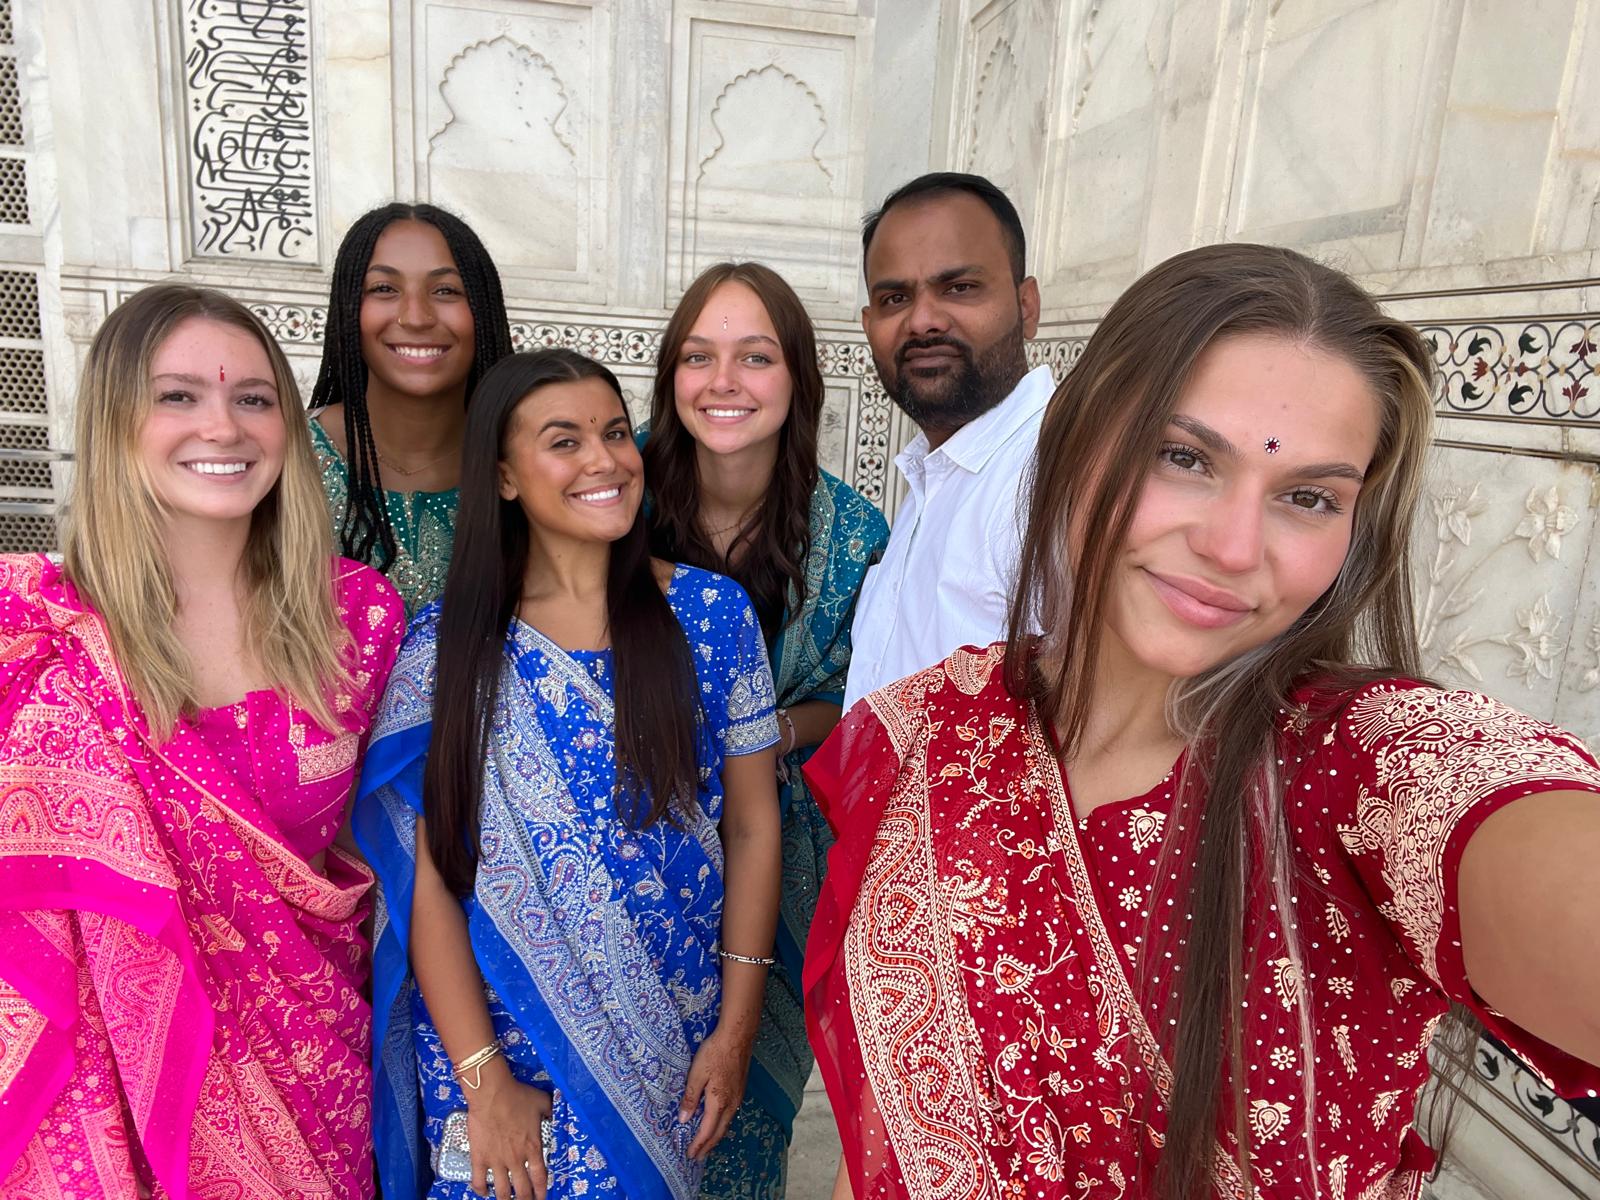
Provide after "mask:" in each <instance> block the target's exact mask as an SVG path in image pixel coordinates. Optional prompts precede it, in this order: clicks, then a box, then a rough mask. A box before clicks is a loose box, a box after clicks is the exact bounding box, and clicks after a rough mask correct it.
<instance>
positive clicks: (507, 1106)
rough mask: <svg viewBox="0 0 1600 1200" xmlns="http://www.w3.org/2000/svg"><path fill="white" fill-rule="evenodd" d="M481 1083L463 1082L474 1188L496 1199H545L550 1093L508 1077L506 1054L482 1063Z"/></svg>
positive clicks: (509, 1074)
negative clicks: (467, 1085) (465, 1084)
mask: <svg viewBox="0 0 1600 1200" xmlns="http://www.w3.org/2000/svg"><path fill="white" fill-rule="evenodd" d="M482 1076H483V1082H482V1085H481V1086H480V1087H479V1088H477V1090H473V1089H471V1088H462V1091H463V1092H465V1093H466V1097H467V1146H468V1148H469V1149H470V1151H471V1153H472V1190H473V1191H474V1192H476V1193H477V1194H478V1195H480V1196H488V1195H490V1191H489V1183H488V1173H489V1172H491V1171H492V1172H494V1192H493V1195H494V1197H495V1200H511V1198H512V1196H516V1197H517V1198H518V1200H527V1198H528V1197H529V1196H533V1197H536V1198H537V1200H544V1194H545V1189H546V1188H547V1187H548V1186H549V1180H548V1178H547V1177H546V1174H545V1165H544V1128H543V1126H544V1122H545V1121H547V1120H549V1119H550V1093H549V1092H546V1091H541V1090H540V1089H539V1088H536V1087H529V1086H528V1085H527V1084H525V1083H518V1082H517V1081H516V1080H515V1079H513V1078H512V1076H511V1072H510V1070H509V1069H508V1068H507V1067H506V1065H505V1060H504V1059H498V1060H494V1061H492V1062H489V1063H485V1064H484V1067H483V1070H482Z"/></svg>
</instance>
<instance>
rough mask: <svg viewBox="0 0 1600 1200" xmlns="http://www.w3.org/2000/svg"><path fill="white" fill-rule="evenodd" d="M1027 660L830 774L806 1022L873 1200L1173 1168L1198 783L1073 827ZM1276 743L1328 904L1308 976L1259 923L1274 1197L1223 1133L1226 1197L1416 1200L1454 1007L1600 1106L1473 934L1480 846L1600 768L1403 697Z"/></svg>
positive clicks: (888, 699)
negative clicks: (1020, 673)
mask: <svg viewBox="0 0 1600 1200" xmlns="http://www.w3.org/2000/svg"><path fill="white" fill-rule="evenodd" d="M1003 657H1004V647H1003V646H994V647H991V648H990V649H989V650H987V651H982V652H979V651H973V650H964V651H958V652H957V653H956V654H954V655H952V656H951V657H950V658H949V659H948V660H947V661H946V662H944V663H943V664H940V665H939V666H938V667H934V668H931V669H929V670H927V671H924V672H921V673H919V674H917V675H915V676H912V677H911V678H909V679H907V680H904V681H902V682H900V683H898V684H895V685H893V686H891V687H889V688H884V689H882V690H880V691H878V692H875V693H873V694H872V695H871V696H870V697H868V701H867V703H866V704H865V705H862V706H860V707H858V709H857V710H856V712H855V714H853V715H852V716H848V717H847V718H846V720H845V722H844V723H843V724H842V725H841V726H840V729H839V730H838V731H837V732H836V734H835V736H834V737H833V738H832V739H830V740H829V741H828V742H827V743H825V744H824V745H823V746H822V747H821V749H819V750H818V752H817V754H816V755H814V756H813V758H812V760H811V762H810V764H809V765H808V771H807V773H808V775H809V776H810V778H811V782H812V786H813V788H814V789H815V791H816V793H817V795H818V797H819V800H820V801H821V803H822V805H823V808H824V810H825V811H826V812H827V814H828V816H829V819H830V820H831V821H832V823H833V824H834V826H835V828H836V829H837V830H838V832H839V839H840V840H839V844H838V845H837V846H836V847H835V851H834V856H833V860H832V862H831V864H830V873H829V876H828V880H827V883H826V885H825V887H824V892H823V897H822V900H821V902H820V904H819V907H818V912H817V917H816V920H815V922H814V923H813V927H812V935H811V940H810V943H809V946H808V957H807V963H806V999H807V1018H808V1024H809V1028H810V1032H811V1038H812V1044H813V1046H815V1047H816V1049H817V1051H818V1058H819V1061H820V1063H821V1066H822V1069H823V1074H824V1077H825V1079H826V1082H827V1085H828V1090H829V1094H830V1096H831V1098H832V1100H833V1102H834V1109H835V1113H836V1115H837V1116H838V1118H839V1122H840V1128H841V1135H842V1138H843V1142H844V1149H845V1158H846V1161H847V1162H848V1164H849V1166H850V1171H851V1175H852V1182H853V1184H854V1187H855V1190H856V1194H857V1195H858V1196H873V1197H883V1198H885V1200H889V1198H894V1197H916V1198H917V1200H978V1198H980V1197H981V1198H996V1200H1014V1198H1020V1197H1024V1196H1026V1197H1030V1198H1031V1197H1044V1198H1045V1200H1066V1198H1067V1197H1072V1198H1074V1200H1113V1198H1122V1197H1132V1196H1138V1195H1141V1194H1143V1190H1144V1189H1145V1188H1146V1187H1147V1186H1148V1184H1149V1176H1150V1173H1151V1170H1152V1165H1153V1163H1154V1161H1155V1159H1156V1158H1157V1157H1158V1155H1159V1151H1160V1148H1161V1145H1162V1140H1163V1132H1164V1128H1165V1104H1166V1101H1167V1098H1168V1097H1169V1095H1170V1093H1171V1088H1172V1085H1173V1080H1172V1074H1171V1071H1170V1069H1169V1067H1168V1064H1167V1062H1166V1059H1165V1056H1164V1050H1165V1047H1164V1046H1163V1045H1162V1044H1161V1043H1160V1042H1159V1041H1158V1039H1157V1038H1156V1037H1155V1035H1154V1028H1156V1027H1157V1025H1156V1023H1157V1021H1158V1020H1159V1017H1160V1015H1161V1014H1160V1013H1159V1012H1157V1011H1146V1008H1147V1005H1146V1002H1145V1001H1144V1000H1143V999H1142V997H1144V996H1150V997H1159V996H1163V995H1165V994H1167V992H1168V990H1169V984H1170V983H1171V978H1172V977H1171V973H1170V967H1169V966H1167V965H1166V960H1164V959H1163V958H1160V957H1154V958H1153V959H1152V961H1151V962H1150V963H1145V962H1144V961H1143V960H1144V958H1145V957H1146V956H1147V955H1152V956H1153V955H1154V954H1155V951H1156V950H1157V949H1160V948H1162V947H1164V946H1173V947H1174V949H1175V951H1176V952H1181V950H1182V948H1183V947H1184V945H1185V941H1184V938H1183V933H1182V930H1183V926H1182V924H1181V918H1180V917H1179V916H1178V914H1179V913H1180V912H1181V909H1180V907H1179V906H1180V905H1181V903H1182V899H1183V895H1182V891H1181V885H1182V881H1181V878H1180V877H1179V875H1178V873H1177V869H1176V867H1175V865H1174V864H1172V863H1170V862H1167V861H1166V860H1164V859H1163V857H1162V853H1161V851H1162V849H1163V843H1164V840H1165V839H1166V838H1169V837H1171V836H1173V830H1174V827H1175V820H1174V814H1177V813H1179V812H1180V809H1179V807H1178V806H1177V804H1176V802H1175V800H1174V796H1175V793H1176V791H1177V789H1178V788H1179V787H1180V786H1181V781H1182V778H1183V769H1184V760H1183V758H1180V759H1179V761H1178V762H1177V763H1176V764H1174V767H1173V771H1172V772H1171V773H1170V774H1168V776H1167V777H1166V778H1165V779H1163V780H1162V781H1161V782H1160V783H1159V784H1157V785H1156V786H1155V787H1154V788H1152V789H1150V790H1149V791H1148V792H1146V793H1144V794H1142V795H1138V796H1131V797H1128V798H1127V799H1125V800H1123V801H1120V802H1116V803H1112V804H1108V805H1101V806H1098V807H1097V808H1095V809H1094V811H1093V812H1091V813H1090V814H1089V815H1088V816H1087V817H1084V818H1082V819H1077V818H1075V815H1074V812H1073V809H1072V802H1071V796H1070V793H1069V791H1068V788H1067V781H1066V780H1065V779H1064V777H1063V774H1062V772H1061V770H1060V768H1059V764H1058V762H1057V760H1056V758H1055V755H1054V753H1053V751H1052V748H1051V745H1050V742H1049V739H1048V737H1047V736H1046V735H1045V733H1044V731H1043V730H1042V729H1041V727H1040V726H1039V724H1038V722H1037V720H1036V719H1035V716H1034V714H1033V713H1032V712H1031V711H1030V709H1029V706H1028V705H1027V703H1026V702H1024V701H1022V700H1019V699H1018V698H1016V697H1014V696H1013V695H1011V693H1010V692H1009V691H1008V690H1007V688H1006V686H1005V683H1004V679H1003V672H1002V670H1001V667H1002V665H1003ZM1279 734H1280V753H1281V757H1282V759H1283V762H1284V773H1285V774H1284V779H1285V788H1284V804H1285V813H1286V816H1287V818H1288V824H1289V829H1290V832H1291V838H1292V845H1291V851H1292V853H1293V855H1294V857H1295V858H1296V860H1297V865H1298V866H1299V867H1300V868H1301V869H1300V870H1298V871H1297V872H1295V876H1294V878H1295V880H1299V881H1314V884H1311V883H1306V882H1296V883H1291V884H1290V897H1289V898H1290V902H1291V903H1292V905H1293V911H1295V912H1297V913H1299V914H1300V921H1301V936H1300V937H1299V938H1298V939H1297V944H1296V945H1293V946H1290V945H1286V944H1285V943H1286V939H1285V938H1284V937H1283V936H1282V933H1281V930H1282V925H1281V919H1280V917H1279V916H1278V915H1277V913H1276V912H1275V911H1274V909H1273V905H1274V904H1275V902H1276V897H1275V895H1274V894H1273V893H1272V891H1271V890H1270V887H1269V886H1268V885H1267V884H1266V883H1265V882H1263V883H1262V884H1261V885H1260V886H1259V888H1258V890H1257V891H1256V892H1254V893H1253V895H1252V896H1251V898H1250V902H1249V905H1248V908H1247V919H1246V928H1245V938H1246V944H1247V945H1249V946H1252V947H1256V948H1257V952H1256V953H1254V954H1253V955H1252V958H1251V960H1250V961H1251V967H1250V975H1249V978H1248V980H1247V983H1246V990H1245V993H1244V994H1245V1001H1244V1008H1243V1017H1244V1020H1245V1022H1246V1027H1247V1029H1248V1030H1250V1031H1251V1033H1250V1036H1248V1037H1247V1039H1246V1042H1245V1045H1246V1055H1245V1058H1246V1062H1245V1090H1246V1095H1245V1096H1244V1098H1243V1099H1244V1104H1245V1112H1246V1116H1247V1125H1248V1133H1249V1137H1250V1142H1251V1144H1250V1146H1249V1147H1248V1150H1249V1154H1250V1164H1249V1165H1250V1178H1249V1180H1248V1182H1247V1181H1246V1180H1245V1179H1244V1178H1243V1177H1242V1175H1241V1173H1240V1169H1239V1167H1238V1165H1237V1163H1236V1161H1235V1160H1234V1156H1233V1154H1232V1151H1233V1149H1234V1146H1233V1144H1232V1142H1231V1140H1230V1139H1231V1127H1230V1126H1229V1124H1228V1122H1229V1118H1227V1117H1224V1118H1223V1122H1224V1127H1223V1128H1222V1129H1220V1130H1219V1133H1220V1136H1221V1140H1222V1146H1221V1147H1220V1149H1219V1154H1218V1157H1217V1159H1216V1161H1215V1162H1214V1164H1213V1170H1212V1183H1213V1186H1214V1188H1215V1190H1216V1192H1217V1194H1218V1195H1219V1196H1225V1197H1226V1196H1239V1197H1243V1196H1247V1195H1248V1196H1257V1197H1260V1198H1261V1200H1275V1198H1277V1197H1283V1198H1285V1200H1287V1198H1288V1197H1291V1196H1302V1195H1309V1194H1311V1193H1312V1192H1313V1191H1317V1192H1319V1193H1320V1194H1322V1195H1327V1196H1331V1197H1336V1198H1337V1200H1358V1197H1362V1196H1373V1197H1377V1196H1395V1197H1400V1196H1412V1195H1414V1194H1415V1193H1416V1191H1417V1189H1418V1188H1419V1187H1420V1185H1421V1181H1422V1177H1423V1173H1424V1172H1425V1171H1426V1170H1427V1169H1428V1168H1429V1167H1430V1166H1431V1162H1432V1155H1431V1152H1430V1151H1429V1150H1428V1149H1427V1147H1426V1146H1425V1145H1424V1144H1423V1143H1422V1141H1421V1139H1420V1138H1419V1137H1418V1136H1417V1134H1416V1132H1415V1131H1414V1130H1412V1129H1411V1120H1412V1113H1413V1109H1414V1104H1415V1100H1416V1096H1417V1093H1418V1091H1419V1090H1420V1088H1421V1087H1422V1086H1423V1084H1424V1083H1425V1082H1426V1080H1427V1077H1428V1063H1427V1052H1428V1047H1429V1044H1430V1043H1431V1041H1432V1038H1433V1035H1434V1032H1435V1030H1436V1029H1437V1027H1438V1023H1439V1021H1440V1019H1441V1018H1442V1017H1443V1016H1444V1015H1445V1013H1446V1012H1447V1011H1448V1008H1449V1004H1450V1002H1451V1001H1452V1000H1454V1001H1458V1002H1461V1003H1464V1004H1467V1005H1468V1006H1469V1007H1472V1008H1473V1009H1474V1010H1475V1012H1476V1013H1477V1015H1478V1016H1479V1018H1480V1019H1482V1020H1484V1021H1485V1023H1486V1024H1488V1025H1489V1027H1490V1028H1491V1029H1492V1030H1493V1031H1494V1032H1495V1033H1496V1034H1497V1036H1500V1037H1502V1038H1503V1039H1504V1040H1506V1041H1508V1042H1510V1043H1511V1044H1512V1045H1513V1046H1514V1047H1516V1048H1517V1050H1518V1052H1519V1053H1520V1054H1523V1055H1526V1056H1527V1057H1528V1058H1529V1059H1531V1060H1532V1061H1533V1062H1535V1063H1537V1064H1539V1065H1540V1067H1541V1068H1542V1069H1543V1070H1545V1071H1547V1072H1549V1073H1550V1074H1551V1075H1552V1076H1553V1077H1555V1078H1556V1079H1557V1080H1558V1081H1559V1086H1560V1087H1561V1088H1564V1089H1572V1090H1573V1091H1574V1092H1577V1091H1581V1090H1587V1089H1591V1088H1594V1087H1596V1086H1597V1085H1600V1071H1596V1070H1595V1069H1594V1068H1592V1067H1588V1066H1586V1065H1584V1064H1582V1063H1580V1062H1578V1061H1577V1060H1575V1059H1573V1058H1571V1057H1569V1056H1567V1055H1565V1054H1562V1053H1561V1052H1560V1051H1558V1050H1556V1049H1555V1048H1553V1047H1550V1046H1547V1045H1544V1044H1543V1043H1541V1042H1539V1041H1538V1040H1537V1039H1536V1038H1532V1037H1531V1036H1530V1035H1528V1034H1527V1033H1526V1032H1524V1031H1522V1030H1519V1029H1517V1028H1516V1027H1515V1026H1512V1025H1510V1023H1509V1022H1507V1021H1505V1019H1504V1018H1502V1017H1498V1016H1497V1015H1496V1014H1494V1013H1492V1012H1491V1011H1490V1010H1487V1009H1486V1008H1485V1007H1484V1006H1483V1005H1482V1003H1481V1002H1480V1001H1478V1000H1477V999H1476V997H1474V995H1473V994H1472V990H1471V987H1470V984H1469V983H1468V981H1467V978H1466V974H1465V971H1464V969H1463V967H1462V964H1461V956H1460V948H1459V941H1460V931H1459V918H1458V916H1457V914H1456V909H1455V877H1456V872H1457V869H1458V867H1459V861H1460V855H1461V852H1462V849H1463V847H1464V846H1465V844H1466V840H1467V838H1468V837H1470V835H1471V833H1472V831H1473V830H1474V829H1476V827H1477V825H1478V824H1479V823H1480V822H1481V821H1482V820H1483V819H1484V818H1485V817H1487V816H1488V815H1489V814H1490V813H1491V812H1493V811H1495V810H1496V809H1497V808H1498V807H1500V806H1502V805H1504V804H1507V803H1510V802H1512V801H1513V800H1516V799H1519V798H1521V797H1523V796H1526V795H1529V794H1530V793H1534V792H1540V791H1548V790H1554V789H1575V790H1581V791H1590V792H1596V793H1600V765H1597V764H1596V762H1595V760H1594V758H1593V757H1592V756H1591V755H1590V754H1589V753H1588V752H1587V751H1586V750H1584V748H1583V747H1582V745H1581V744H1580V743H1578V742H1577V740H1576V739H1574V738H1572V737H1570V736H1568V735H1566V734H1564V733H1562V732H1561V731H1560V730H1557V729H1554V728H1552V727H1550V726H1548V725H1544V724H1542V723H1540V722H1537V721H1533V720H1532V719H1530V718H1527V717H1524V716H1522V715H1521V714H1518V713H1514V712H1512V711H1511V710H1509V709H1505V708H1503V707H1502V706H1500V705H1497V704H1494V703H1493V702H1491V701H1486V700H1484V699H1483V698H1482V697H1477V696H1473V695H1471V694H1470V693H1447V692H1439V691H1437V690H1435V689H1432V688H1428V687H1424V686H1421V685H1418V684H1415V683H1412V682H1409V681H1400V680H1397V681H1390V682H1386V683H1380V684H1374V685H1370V686H1368V687H1366V688H1363V689H1360V690H1358V691H1356V692H1354V693H1351V694H1343V695H1341V694H1337V693H1335V694H1322V693H1319V692H1317V691H1315V690H1314V689H1311V688H1307V689H1304V690H1303V691H1302V692H1301V693H1299V694H1297V696H1296V703H1295V706H1294V708H1293V709H1292V710H1291V711H1288V712H1285V713H1284V714H1283V717H1282V721H1281V723H1280V729H1279ZM1469 764H1470V765H1469ZM1463 772H1465V779H1464V780H1463V774H1462V773H1463ZM1258 878H1259V876H1258ZM1401 897H1410V899H1406V900H1402V899H1400V898H1401ZM1174 921H1178V922H1179V923H1178V924H1177V925H1174V924H1173V923H1174ZM1308 923H1309V924H1308ZM1169 928H1175V929H1176V930H1177V933H1176V934H1173V935H1170V936H1169V934H1168V932H1167V930H1168V929H1169ZM1172 936H1175V937H1176V938H1177V941H1176V943H1173V942H1172V941H1171V937H1172ZM1151 1007H1152V1008H1153V1007H1154V1005H1151ZM1302 1017H1304V1018H1305V1024H1306V1026H1308V1027H1309V1030H1310V1034H1309V1040H1308V1041H1307V1040H1304V1039H1303V1038H1302V1020H1301V1019H1302ZM1311 1111H1314V1112H1315V1113H1316V1114H1317V1118H1316V1119H1315V1120H1314V1121H1308V1112H1311ZM1313 1151H1314V1153H1313ZM1312 1164H1315V1166H1314V1167H1313V1165H1312ZM1313 1170H1315V1171H1316V1172H1317V1177H1316V1178H1315V1179H1313V1178H1312V1177H1311V1172H1312V1171H1313Z"/></svg>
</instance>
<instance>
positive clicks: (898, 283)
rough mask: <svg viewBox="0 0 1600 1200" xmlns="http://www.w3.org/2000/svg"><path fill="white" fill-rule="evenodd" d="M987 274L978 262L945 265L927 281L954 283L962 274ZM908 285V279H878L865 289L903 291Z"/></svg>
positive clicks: (909, 285)
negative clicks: (957, 265)
mask: <svg viewBox="0 0 1600 1200" xmlns="http://www.w3.org/2000/svg"><path fill="white" fill-rule="evenodd" d="M987 274H988V272H987V271H985V270H984V269H983V267H982V266H980V265H979V264H978V263H966V264H964V265H962V266H959V267H946V268H945V269H944V270H943V271H940V272H939V273H938V274H937V275H930V276H929V277H928V282H929V283H934V284H938V283H954V282H955V281H956V280H957V279H961V278H963V277H964V276H972V275H977V276H983V275H987ZM910 287H911V281H910V280H909V279H880V280H878V282H877V283H874V284H871V285H869V287H868V289H867V290H868V291H870V292H903V291H905V290H907V289H908V288H910Z"/></svg>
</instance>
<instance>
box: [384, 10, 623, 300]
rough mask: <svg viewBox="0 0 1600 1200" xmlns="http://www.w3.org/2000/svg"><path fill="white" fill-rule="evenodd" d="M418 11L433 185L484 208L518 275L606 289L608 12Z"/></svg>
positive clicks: (420, 155) (424, 165)
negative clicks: (603, 256)
mask: <svg viewBox="0 0 1600 1200" xmlns="http://www.w3.org/2000/svg"><path fill="white" fill-rule="evenodd" d="M413 12H414V19H415V21H416V28H417V33H418V37H419V39H420V45H419V46H418V48H417V50H418V52H417V54H416V56H415V59H414V64H415V65H414V71H415V74H414V80H413V84H414V87H415V88H416V93H415V95H416V125H415V127H414V136H415V139H416V141H415V147H414V148H415V154H416V163H417V167H418V186H419V189H420V191H421V194H422V195H424V196H425V198H426V199H428V200H429V201H431V202H433V203H435V204H439V205H441V206H443V207H445V208H448V209H451V210H452V211H454V212H458V213H460V214H462V215H463V216H465V217H467V219H468V220H470V222H471V223H472V226H473V228H474V229H475V230H476V231H477V233H478V235H479V236H480V237H481V238H482V239H483V242H484V245H485V246H487V247H488V249H489V252H490V254H492V255H493V256H494V258H495V261H496V262H497V264H498V265H499V266H500V270H501V273H502V275H504V276H505V277H506V278H507V280H508V285H509V284H510V281H513V280H516V279H519V278H520V279H523V280H527V281H529V282H528V283H526V284H524V285H523V286H522V290H523V291H525V292H526V291H529V290H532V291H534V292H535V294H540V295H543V296H545V297H547V298H549V299H552V300H584V301H589V302H603V301H604V300H605V299H606V298H607V297H606V281H605V279H604V278H603V277H602V274H601V266H602V256H601V254H600V251H601V248H602V247H603V245H604V242H605V236H606V222H607V166H608V164H607V159H606V151H605V147H606V146H607V145H608V142H609V137H608V133H607V130H608V128H609V124H608V123H609V119H610V118H609V113H610V99H609V95H610V93H609V88H610V44H611V39H610V35H609V26H608V17H607V14H606V13H605V12H604V11H602V10H600V9H598V8H596V7H592V6H588V5H583V4H572V5H568V4H559V5H558V4H541V3H528V4H515V5H501V6H496V7H493V8H491V7H487V6H484V7H479V6H477V5H471V4H467V3H461V2H459V0H415V2H414V7H413ZM511 290H516V289H515V287H512V289H511Z"/></svg>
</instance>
